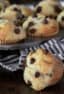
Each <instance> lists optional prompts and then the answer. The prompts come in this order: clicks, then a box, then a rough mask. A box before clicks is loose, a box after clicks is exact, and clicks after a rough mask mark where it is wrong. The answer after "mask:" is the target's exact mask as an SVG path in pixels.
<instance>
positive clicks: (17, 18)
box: [0, 4, 32, 25]
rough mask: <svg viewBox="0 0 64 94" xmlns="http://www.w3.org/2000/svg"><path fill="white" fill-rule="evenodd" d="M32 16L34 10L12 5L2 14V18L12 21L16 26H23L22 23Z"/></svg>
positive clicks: (0, 16) (0, 15)
mask: <svg viewBox="0 0 64 94" xmlns="http://www.w3.org/2000/svg"><path fill="white" fill-rule="evenodd" d="M29 15H32V10H31V9H30V8H28V7H26V6H24V5H16V4H14V5H10V6H9V7H7V8H6V10H5V11H4V12H1V14H0V18H5V19H8V20H12V21H14V22H15V24H16V25H21V24H22V22H23V21H24V20H25V19H26V18H27V17H28V16H29Z"/></svg>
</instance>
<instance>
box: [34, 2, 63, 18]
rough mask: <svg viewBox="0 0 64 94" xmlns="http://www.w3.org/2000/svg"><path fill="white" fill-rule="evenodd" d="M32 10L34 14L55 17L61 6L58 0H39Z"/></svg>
mask: <svg viewBox="0 0 64 94" xmlns="http://www.w3.org/2000/svg"><path fill="white" fill-rule="evenodd" d="M34 10H35V13H34V14H36V15H37V14H42V15H45V16H48V17H50V18H56V17H57V15H58V14H59V13H60V12H61V10H62V7H61V5H60V3H59V2H58V1H53V0H44V1H41V2H40V3H39V4H38V5H36V7H35V9H34Z"/></svg>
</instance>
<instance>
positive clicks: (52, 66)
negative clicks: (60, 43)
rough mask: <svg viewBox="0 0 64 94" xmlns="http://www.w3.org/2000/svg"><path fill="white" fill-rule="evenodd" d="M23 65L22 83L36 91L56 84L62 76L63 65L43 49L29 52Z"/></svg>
mask: <svg viewBox="0 0 64 94" xmlns="http://www.w3.org/2000/svg"><path fill="white" fill-rule="evenodd" d="M25 65H26V67H25V70H24V74H23V77H24V81H25V83H26V84H27V85H28V86H30V87H31V88H33V89H34V90H36V91H40V90H43V89H44V88H46V87H48V86H51V85H54V84H56V83H57V82H58V81H59V80H60V79H61V78H62V76H63V63H62V62H61V61H60V60H59V59H57V57H55V56H53V55H52V54H51V53H49V52H48V51H47V50H44V49H37V50H36V51H35V52H30V53H29V54H28V56H27V58H26V64H25Z"/></svg>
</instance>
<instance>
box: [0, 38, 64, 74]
mask: <svg viewBox="0 0 64 94" xmlns="http://www.w3.org/2000/svg"><path fill="white" fill-rule="evenodd" d="M37 48H44V49H47V50H48V51H50V52H51V53H53V54H54V55H56V56H57V57H58V58H60V59H61V60H62V61H64V38H59V39H51V40H49V41H47V42H44V43H43V42H42V43H40V44H39V45H38V46H33V47H30V48H25V49H24V50H12V51H0V66H1V67H3V68H5V69H7V70H9V71H12V72H13V71H16V70H18V69H20V68H21V69H23V68H22V67H23V63H22V62H23V61H24V60H25V58H26V56H27V54H28V53H29V52H30V51H33V50H36V49H37ZM20 66H21V67H20Z"/></svg>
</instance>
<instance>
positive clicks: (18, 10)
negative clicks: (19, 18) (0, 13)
mask: <svg viewBox="0 0 64 94" xmlns="http://www.w3.org/2000/svg"><path fill="white" fill-rule="evenodd" d="M13 10H14V11H17V12H21V10H20V9H18V8H16V7H15V8H14V9H13Z"/></svg>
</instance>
